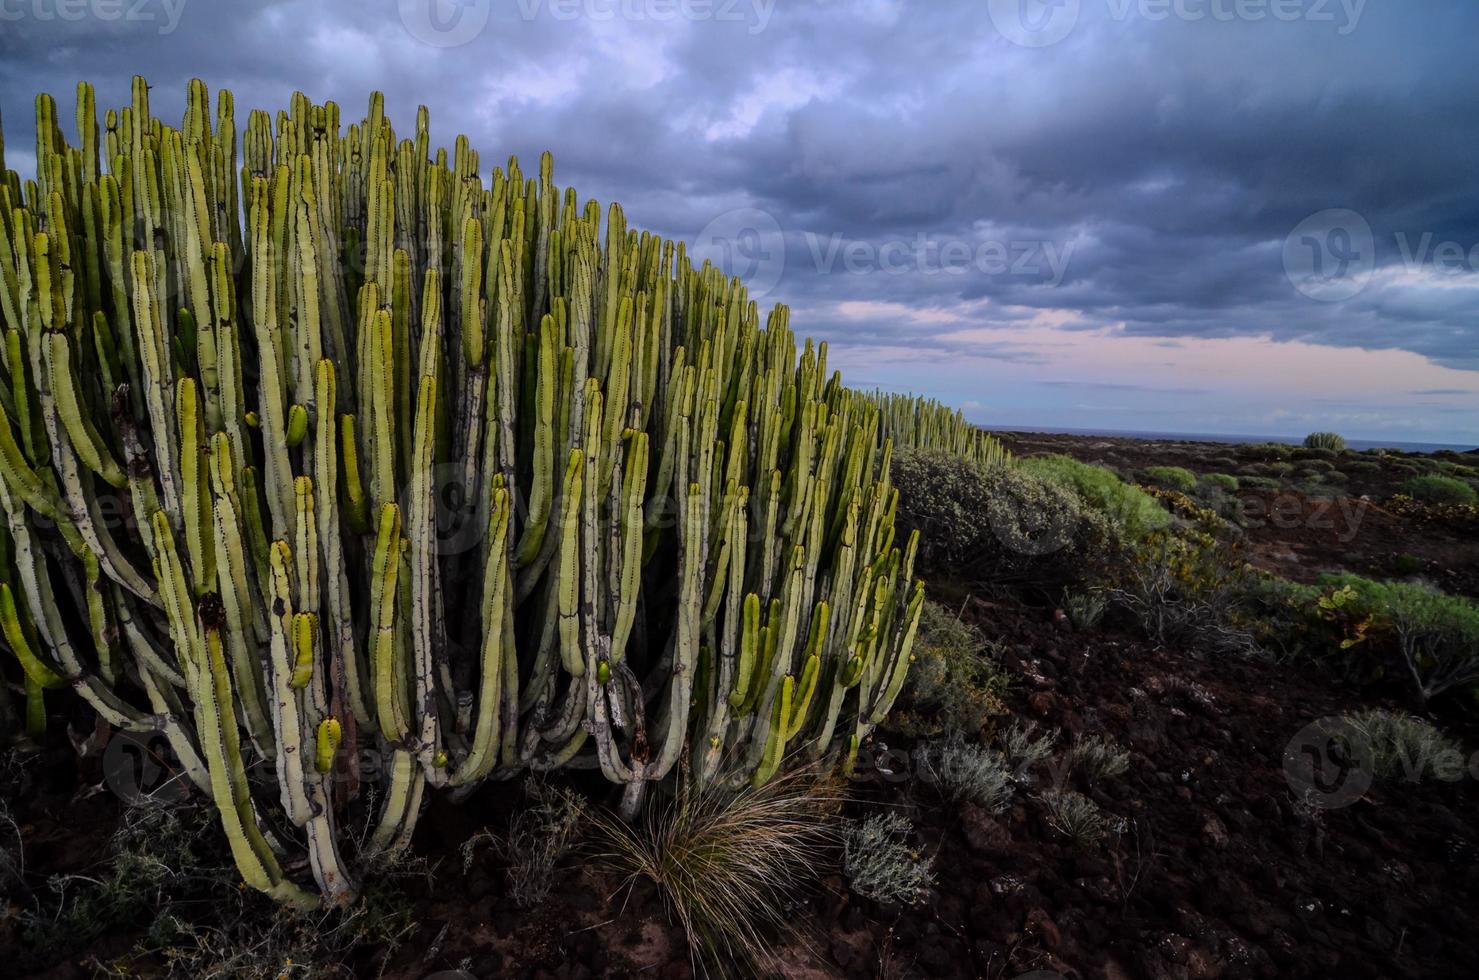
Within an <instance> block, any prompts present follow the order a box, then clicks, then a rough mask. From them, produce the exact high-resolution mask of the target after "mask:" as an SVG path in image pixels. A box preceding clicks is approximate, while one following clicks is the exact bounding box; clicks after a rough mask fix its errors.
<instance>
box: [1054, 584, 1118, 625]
mask: <svg viewBox="0 0 1479 980" xmlns="http://www.w3.org/2000/svg"><path fill="white" fill-rule="evenodd" d="M1108 608H1109V598H1108V597H1107V596H1105V594H1104V593H1103V592H1101V591H1100V590H1098V589H1092V590H1090V591H1088V592H1072V591H1068V590H1065V591H1064V593H1063V615H1065V616H1067V617H1068V622H1069V624H1070V625H1071V626H1072V627H1073V628H1074V629H1075V630H1077V631H1078V632H1080V633H1082V632H1084V631H1085V630H1091V629H1093V628H1094V627H1096V626H1098V625H1099V623H1100V622H1101V621H1102V620H1103V619H1104V613H1105V610H1107V609H1108Z"/></svg>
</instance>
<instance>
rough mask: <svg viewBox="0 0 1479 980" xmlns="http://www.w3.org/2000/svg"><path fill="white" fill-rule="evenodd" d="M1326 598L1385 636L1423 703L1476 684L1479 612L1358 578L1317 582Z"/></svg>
mask: <svg viewBox="0 0 1479 980" xmlns="http://www.w3.org/2000/svg"><path fill="white" fill-rule="evenodd" d="M1320 584H1321V585H1322V586H1323V587H1324V588H1325V590H1326V592H1327V595H1331V596H1339V597H1341V603H1340V604H1341V605H1342V606H1343V607H1344V608H1346V609H1348V610H1349V612H1350V614H1351V615H1353V616H1356V617H1364V621H1365V622H1366V623H1368V624H1369V626H1368V627H1367V632H1368V633H1375V634H1377V635H1378V636H1380V635H1381V634H1383V633H1384V634H1388V635H1389V636H1390V637H1391V639H1392V641H1393V643H1394V645H1395V646H1396V649H1397V652H1398V653H1399V654H1400V655H1401V657H1402V660H1403V662H1404V663H1405V665H1406V667H1407V671H1408V673H1409V674H1410V675H1411V677H1412V680H1413V683H1414V684H1415V686H1416V687H1417V691H1418V693H1419V694H1420V695H1421V696H1422V698H1423V700H1425V701H1426V700H1429V699H1431V698H1433V697H1436V696H1437V695H1439V694H1442V693H1443V692H1445V691H1447V690H1449V689H1451V688H1454V687H1458V686H1462V685H1466V684H1471V683H1473V682H1475V681H1479V606H1476V605H1475V604H1474V603H1473V602H1471V601H1469V600H1467V599H1462V598H1459V597H1457V596H1450V595H1445V594H1443V593H1442V592H1439V591H1437V590H1436V589H1433V588H1432V587H1430V586H1427V585H1423V584H1420V583H1414V582H1374V581H1372V580H1371V579H1366V578H1362V577H1361V576H1359V575H1349V574H1345V575H1329V576H1325V577H1323V578H1322V579H1321V580H1320Z"/></svg>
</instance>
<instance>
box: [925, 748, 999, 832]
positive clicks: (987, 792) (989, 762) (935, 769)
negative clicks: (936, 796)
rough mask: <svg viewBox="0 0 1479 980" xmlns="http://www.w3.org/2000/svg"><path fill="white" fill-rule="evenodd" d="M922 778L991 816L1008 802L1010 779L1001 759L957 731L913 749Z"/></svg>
mask: <svg viewBox="0 0 1479 980" xmlns="http://www.w3.org/2000/svg"><path fill="white" fill-rule="evenodd" d="M914 759H915V763H916V765H918V767H919V771H920V772H921V773H922V774H923V775H924V778H925V779H926V780H927V781H928V782H930V783H932V784H934V785H935V786H937V787H939V789H940V791H941V792H942V793H944V795H946V796H947V797H949V798H950V799H952V800H956V801H962V800H965V801H969V802H971V803H975V804H977V805H979V806H983V807H985V808H986V809H988V810H990V811H991V812H992V813H1000V812H1002V811H1003V810H1005V809H1006V808H1007V806H1008V804H1010V803H1011V800H1012V779H1011V776H1010V774H1009V773H1008V772H1007V768H1006V764H1005V762H1004V761H1003V759H1002V757H1001V756H1000V755H999V754H998V753H996V752H994V751H992V750H991V749H988V748H987V747H986V746H984V745H982V744H980V743H979V742H975V741H969V740H967V739H966V738H965V737H964V736H963V735H961V734H960V733H959V732H954V733H952V734H951V735H949V736H948V737H946V738H943V739H938V740H936V741H932V742H924V743H922V744H920V745H919V746H918V747H917V748H916V749H915V750H914Z"/></svg>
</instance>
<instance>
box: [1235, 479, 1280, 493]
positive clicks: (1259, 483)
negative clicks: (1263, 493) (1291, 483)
mask: <svg viewBox="0 0 1479 980" xmlns="http://www.w3.org/2000/svg"><path fill="white" fill-rule="evenodd" d="M1239 483H1241V484H1242V486H1241V489H1243V490H1280V489H1283V486H1284V481H1283V480H1280V479H1278V478H1277V477H1272V476H1245V477H1243V478H1242V479H1241V480H1240V481H1239Z"/></svg>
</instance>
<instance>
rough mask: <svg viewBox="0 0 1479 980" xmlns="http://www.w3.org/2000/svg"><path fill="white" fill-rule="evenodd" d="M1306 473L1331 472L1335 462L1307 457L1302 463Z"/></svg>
mask: <svg viewBox="0 0 1479 980" xmlns="http://www.w3.org/2000/svg"><path fill="white" fill-rule="evenodd" d="M1300 466H1301V467H1303V469H1304V471H1305V472H1306V473H1329V472H1330V471H1331V470H1333V469H1335V464H1334V463H1332V462H1330V460H1328V459H1306V460H1304V461H1303V462H1301V463H1300Z"/></svg>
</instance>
